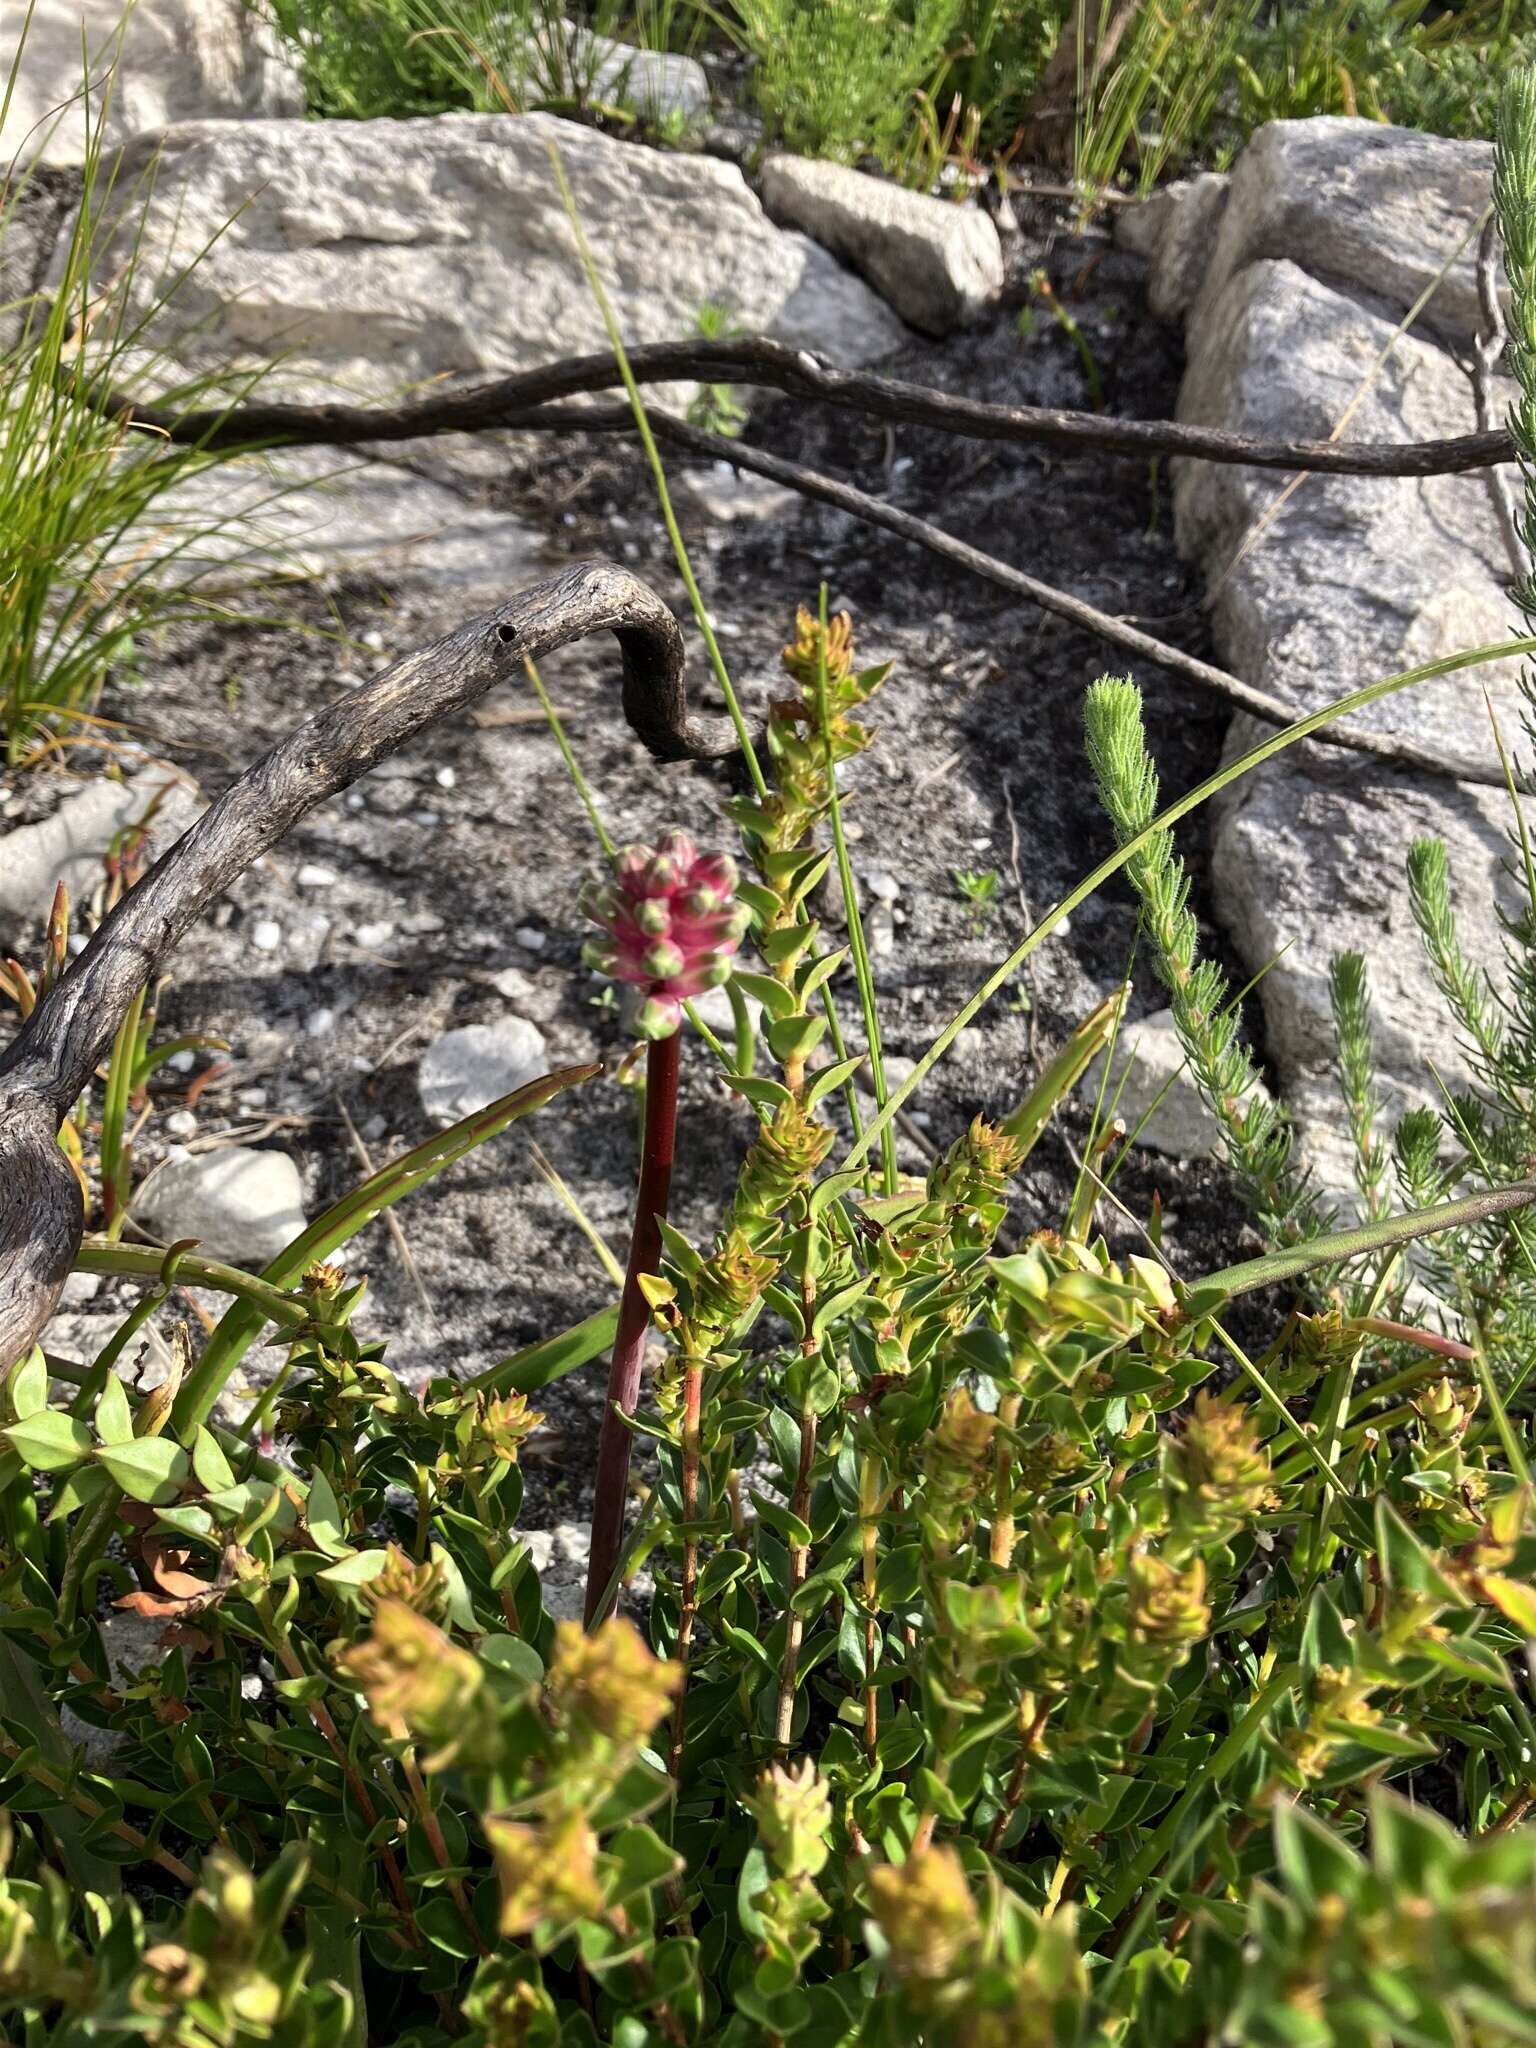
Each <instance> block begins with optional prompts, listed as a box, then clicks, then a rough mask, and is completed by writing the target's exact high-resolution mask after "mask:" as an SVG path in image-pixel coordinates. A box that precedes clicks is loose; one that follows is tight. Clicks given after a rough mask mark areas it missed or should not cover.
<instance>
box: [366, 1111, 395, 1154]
mask: <svg viewBox="0 0 1536 2048" xmlns="http://www.w3.org/2000/svg"><path fill="white" fill-rule="evenodd" d="M388 1129H389V1120H388V1118H387V1117H382V1116H380V1115H379V1112H378V1111H377V1110H375V1111H374V1113H373V1115H372V1116H371V1117H369V1119H368V1121H367V1122H366V1123H365V1124H364V1125H363V1136H364V1137H365V1138H366V1139H367V1140H368V1142H369V1144H370V1145H375V1144H377V1143H378V1141H379V1139H380V1138H382V1137H383V1135H384V1133H385V1132H386V1131H387V1130H388Z"/></svg>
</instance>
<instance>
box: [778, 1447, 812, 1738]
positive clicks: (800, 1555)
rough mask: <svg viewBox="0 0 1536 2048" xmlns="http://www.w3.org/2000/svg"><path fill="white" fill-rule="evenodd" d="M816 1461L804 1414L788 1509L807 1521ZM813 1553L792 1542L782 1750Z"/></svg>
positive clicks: (791, 1714) (790, 1719) (791, 1713)
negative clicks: (799, 1598) (801, 1600)
mask: <svg viewBox="0 0 1536 2048" xmlns="http://www.w3.org/2000/svg"><path fill="white" fill-rule="evenodd" d="M815 1462H816V1418H815V1416H814V1415H802V1416H801V1418H800V1466H799V1470H798V1471H797V1472H796V1474H795V1491H794V1497H793V1498H792V1499H791V1501H790V1503H789V1511H790V1513H791V1514H792V1515H794V1516H796V1517H797V1518H798V1519H799V1520H800V1521H802V1522H803V1521H805V1519H806V1518H807V1516H808V1515H809V1513H810V1509H811V1467H812V1466H813V1465H814V1464H815ZM810 1565H811V1553H810V1551H809V1549H808V1548H807V1547H806V1545H805V1544H803V1543H794V1544H791V1545H790V1551H789V1605H788V1607H787V1609H786V1612H785V1616H784V1662H783V1665H782V1666H781V1668H780V1671H779V1706H778V1715H777V1718H776V1720H775V1723H774V1739H775V1740H776V1741H777V1743H778V1745H779V1748H780V1749H788V1747H789V1738H790V1735H791V1733H792V1732H793V1729H794V1722H795V1687H796V1686H797V1685H798V1684H799V1681H800V1645H801V1643H802V1641H803V1640H804V1637H805V1617H804V1616H803V1615H802V1614H800V1613H799V1612H798V1611H797V1610H796V1608H795V1605H794V1599H795V1595H796V1594H797V1593H798V1592H799V1590H800V1588H801V1587H802V1586H803V1585H804V1584H805V1581H806V1576H807V1574H808V1572H809V1571H810Z"/></svg>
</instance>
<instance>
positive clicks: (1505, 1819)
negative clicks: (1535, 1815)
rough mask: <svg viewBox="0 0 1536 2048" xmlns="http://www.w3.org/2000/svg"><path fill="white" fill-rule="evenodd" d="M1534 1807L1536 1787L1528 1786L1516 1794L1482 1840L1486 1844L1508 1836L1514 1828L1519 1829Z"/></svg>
mask: <svg viewBox="0 0 1536 2048" xmlns="http://www.w3.org/2000/svg"><path fill="white" fill-rule="evenodd" d="M1533 1806H1536V1786H1532V1785H1527V1786H1526V1787H1525V1788H1524V1789H1523V1790H1522V1791H1520V1792H1517V1793H1516V1794H1515V1796H1514V1798H1513V1799H1511V1800H1510V1802H1509V1804H1508V1806H1506V1807H1505V1809H1504V1811H1503V1812H1502V1813H1501V1814H1500V1815H1499V1817H1498V1819H1497V1820H1496V1821H1494V1822H1492V1823H1491V1825H1490V1826H1488V1827H1486V1828H1485V1829H1484V1830H1483V1833H1482V1837H1481V1839H1482V1840H1483V1841H1485V1842H1486V1841H1489V1840H1490V1839H1491V1838H1492V1837H1493V1836H1495V1835H1506V1834H1508V1832H1509V1830H1510V1829H1511V1828H1512V1827H1518V1825H1519V1824H1520V1822H1521V1821H1523V1820H1524V1819H1525V1816H1526V1815H1527V1814H1528V1813H1529V1812H1530V1810H1531V1808H1532V1807H1533Z"/></svg>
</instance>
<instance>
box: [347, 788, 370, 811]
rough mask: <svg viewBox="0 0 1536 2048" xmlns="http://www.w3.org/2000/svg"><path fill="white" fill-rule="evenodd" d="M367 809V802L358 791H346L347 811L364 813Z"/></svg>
mask: <svg viewBox="0 0 1536 2048" xmlns="http://www.w3.org/2000/svg"><path fill="white" fill-rule="evenodd" d="M367 808H368V800H367V798H366V797H365V796H364V795H363V792H362V791H361V790H360V789H349V790H348V791H347V809H348V810H349V811H364V810H366V809H367Z"/></svg>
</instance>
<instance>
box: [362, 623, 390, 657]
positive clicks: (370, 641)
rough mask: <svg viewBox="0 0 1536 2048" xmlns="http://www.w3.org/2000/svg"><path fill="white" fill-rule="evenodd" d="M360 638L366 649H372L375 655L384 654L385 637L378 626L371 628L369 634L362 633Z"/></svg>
mask: <svg viewBox="0 0 1536 2048" xmlns="http://www.w3.org/2000/svg"><path fill="white" fill-rule="evenodd" d="M358 638H359V639H360V640H361V641H362V643H363V645H364V646H365V647H371V648H372V649H373V651H374V653H375V654H379V653H382V651H383V648H384V635H383V634H382V633H381V632H380V631H379V629H378V627H377V626H370V627H369V628H368V630H367V632H366V633H360V634H359V635H358Z"/></svg>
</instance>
